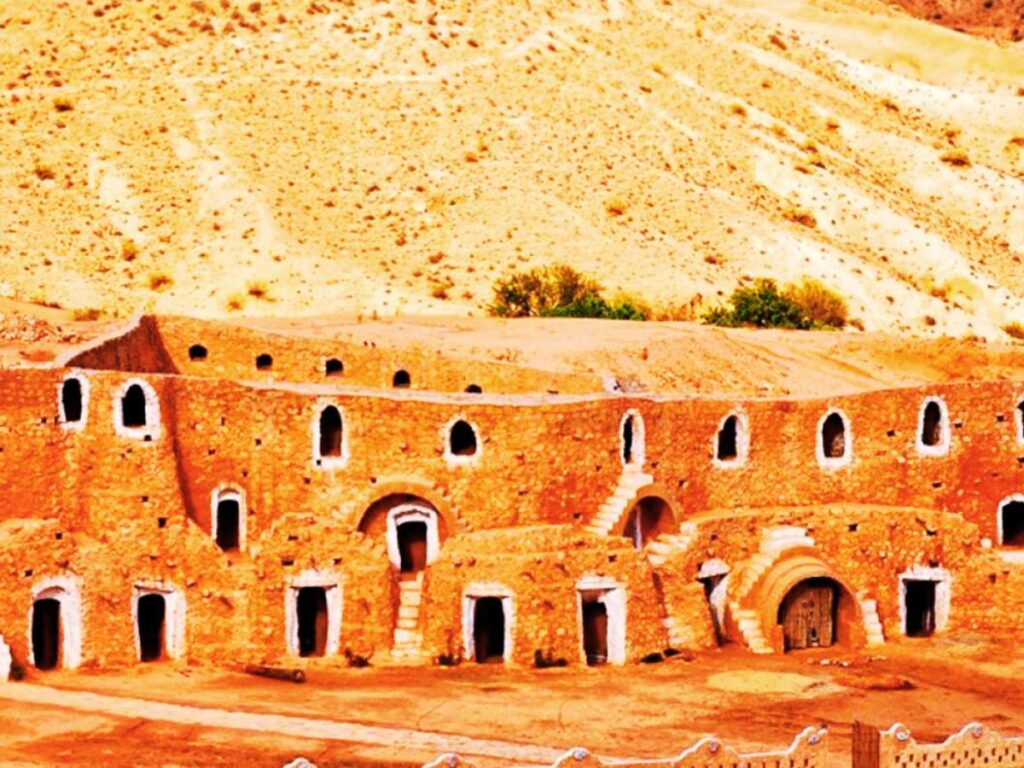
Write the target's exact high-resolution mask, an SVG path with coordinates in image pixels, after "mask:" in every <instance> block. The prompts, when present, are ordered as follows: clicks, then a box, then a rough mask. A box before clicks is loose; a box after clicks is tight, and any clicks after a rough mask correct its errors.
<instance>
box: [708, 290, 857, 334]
mask: <svg viewBox="0 0 1024 768" xmlns="http://www.w3.org/2000/svg"><path fill="white" fill-rule="evenodd" d="M703 319H704V322H706V323H709V324H711V325H721V326H726V327H737V326H743V325H747V326H754V327H757V328H792V329H796V330H810V329H812V328H842V327H843V326H844V325H846V303H845V302H844V301H843V299H842V298H841V297H840V296H839V295H838V294H836V293H835V292H834V291H832V290H831V289H829V288H827V287H826V286H824V285H823V284H821V283H819V282H818V281H816V280H810V279H804V280H803V281H802V282H801V283H800V284H799V285H789V286H787V287H786V289H785V290H783V291H780V290H779V286H778V284H777V283H776V282H775V281H774V280H772V279H771V278H766V277H762V278H758V279H757V280H755V281H754V285H753V286H751V287H746V288H737V289H736V290H735V291H733V293H732V296H730V297H729V306H725V307H715V308H714V309H712V310H710V311H708V312H707V313H705V315H704V318H703Z"/></svg>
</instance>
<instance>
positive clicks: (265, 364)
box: [256, 352, 274, 371]
mask: <svg viewBox="0 0 1024 768" xmlns="http://www.w3.org/2000/svg"><path fill="white" fill-rule="evenodd" d="M273 367H274V358H273V357H271V356H270V355H268V354H267V353H266V352H264V353H263V354H262V355H257V356H256V370H259V371H266V370H269V369H271V368H273Z"/></svg>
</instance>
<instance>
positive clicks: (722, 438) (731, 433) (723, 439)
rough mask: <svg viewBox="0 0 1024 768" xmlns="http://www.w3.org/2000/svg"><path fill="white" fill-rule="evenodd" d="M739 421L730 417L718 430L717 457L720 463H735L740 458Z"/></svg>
mask: <svg viewBox="0 0 1024 768" xmlns="http://www.w3.org/2000/svg"><path fill="white" fill-rule="evenodd" d="M737 429H738V420H737V418H736V417H735V416H729V417H728V418H726V420H725V421H724V422H723V423H722V427H721V428H720V429H719V430H718V447H717V449H716V450H715V456H716V458H717V459H718V460H719V461H735V460H736V459H737V458H738V457H739V441H738V434H737Z"/></svg>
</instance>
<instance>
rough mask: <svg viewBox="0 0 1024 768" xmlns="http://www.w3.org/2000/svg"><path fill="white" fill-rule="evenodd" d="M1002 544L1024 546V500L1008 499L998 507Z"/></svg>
mask: <svg viewBox="0 0 1024 768" xmlns="http://www.w3.org/2000/svg"><path fill="white" fill-rule="evenodd" d="M1000 515H1001V517H1002V525H1003V544H1006V545H1007V546H1009V547H1024V501H1010V502H1007V503H1006V504H1003V506H1002V508H1001V509H1000Z"/></svg>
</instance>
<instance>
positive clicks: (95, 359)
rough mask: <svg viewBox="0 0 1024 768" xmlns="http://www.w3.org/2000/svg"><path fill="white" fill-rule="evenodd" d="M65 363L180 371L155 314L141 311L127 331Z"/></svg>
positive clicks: (116, 369)
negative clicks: (141, 313) (144, 313)
mask: <svg viewBox="0 0 1024 768" xmlns="http://www.w3.org/2000/svg"><path fill="white" fill-rule="evenodd" d="M203 352H204V353H205V350H203ZM65 365H66V366H67V367H69V368H90V369H95V370H109V371H131V372H133V373H180V371H179V370H178V368H177V366H176V365H175V364H174V360H173V359H171V356H170V355H169V354H168V352H167V347H166V346H165V344H164V339H163V336H162V335H161V333H160V327H159V325H158V323H157V321H156V318H155V317H153V316H152V315H142V316H141V317H139V318H138V320H137V321H136V322H135V325H134V327H132V328H130V329H129V330H128V331H126V332H123V333H118V334H117V335H116V336H113V337H111V338H108V339H106V340H105V341H103V342H101V343H100V344H98V345H96V346H95V347H93V348H92V349H87V350H86V351H84V352H80V353H78V354H76V355H74V356H72V357H71V359H69V360H67V361H66V362H65Z"/></svg>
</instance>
